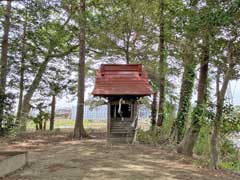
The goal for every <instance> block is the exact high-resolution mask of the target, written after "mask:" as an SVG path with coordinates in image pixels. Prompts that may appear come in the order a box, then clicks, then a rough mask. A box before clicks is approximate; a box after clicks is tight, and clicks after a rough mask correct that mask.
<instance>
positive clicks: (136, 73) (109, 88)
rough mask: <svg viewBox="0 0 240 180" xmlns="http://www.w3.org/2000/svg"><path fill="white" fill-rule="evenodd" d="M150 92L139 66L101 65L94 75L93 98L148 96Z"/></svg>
mask: <svg viewBox="0 0 240 180" xmlns="http://www.w3.org/2000/svg"><path fill="white" fill-rule="evenodd" d="M151 93H152V91H151V88H150V86H149V83H148V77H147V73H146V71H145V70H144V69H143V65H141V64H128V65H125V64H124V65H123V64H102V65H101V68H100V69H99V70H98V71H97V73H96V82H95V87H94V90H93V92H92V94H93V95H94V96H111V95H136V96H148V95H151Z"/></svg>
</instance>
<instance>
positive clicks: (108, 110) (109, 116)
mask: <svg viewBox="0 0 240 180" xmlns="http://www.w3.org/2000/svg"><path fill="white" fill-rule="evenodd" d="M110 129H111V101H110V100H108V108H107V141H108V142H110Z"/></svg>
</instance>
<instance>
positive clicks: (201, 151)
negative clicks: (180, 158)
mask: <svg viewBox="0 0 240 180" xmlns="http://www.w3.org/2000/svg"><path fill="white" fill-rule="evenodd" d="M210 138H211V124H210V123H205V124H203V125H202V127H201V130H200V132H199V137H198V140H197V143H196V145H195V147H194V153H195V154H197V155H198V156H203V157H204V158H208V157H209V155H210Z"/></svg>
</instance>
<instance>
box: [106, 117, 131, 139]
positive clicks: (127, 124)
mask: <svg viewBox="0 0 240 180" xmlns="http://www.w3.org/2000/svg"><path fill="white" fill-rule="evenodd" d="M134 133H135V128H134V127H132V121H121V120H119V121H112V124H111V127H110V137H109V139H110V141H111V142H113V143H131V142H132V139H133V137H134Z"/></svg>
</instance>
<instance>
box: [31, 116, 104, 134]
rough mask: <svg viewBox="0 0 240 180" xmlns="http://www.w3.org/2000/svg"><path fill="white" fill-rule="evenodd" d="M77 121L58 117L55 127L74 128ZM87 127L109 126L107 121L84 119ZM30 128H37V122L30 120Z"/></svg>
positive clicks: (100, 127) (99, 127)
mask: <svg viewBox="0 0 240 180" xmlns="http://www.w3.org/2000/svg"><path fill="white" fill-rule="evenodd" d="M49 124H50V122H49V121H47V129H49ZM74 124H75V121H74V120H71V119H60V118H56V119H55V123H54V128H55V129H63V128H64V129H65V128H74ZM83 124H84V127H85V128H94V129H102V128H106V127H107V122H106V121H92V120H84V122H83ZM27 129H28V130H30V131H31V130H35V124H34V122H33V121H29V122H28V123H27Z"/></svg>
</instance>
